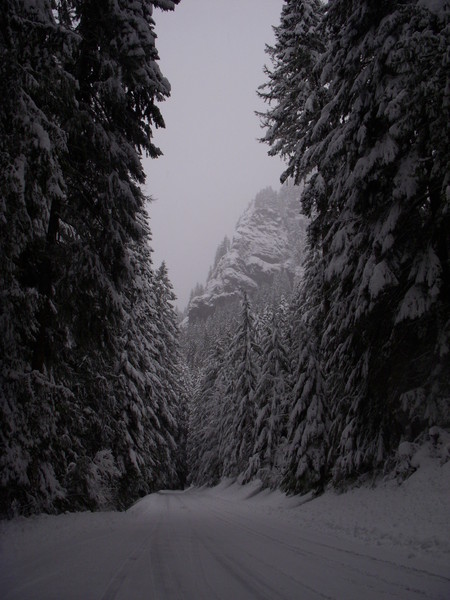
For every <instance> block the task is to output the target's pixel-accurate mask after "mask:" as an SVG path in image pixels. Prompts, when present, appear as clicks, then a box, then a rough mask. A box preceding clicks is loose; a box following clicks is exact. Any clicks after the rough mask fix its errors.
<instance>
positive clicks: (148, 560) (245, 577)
mask: <svg viewBox="0 0 450 600" xmlns="http://www.w3.org/2000/svg"><path fill="white" fill-rule="evenodd" d="M241 489H242V488H241ZM248 495H249V492H248V490H247V496H248ZM250 495H251V494H250ZM314 502H315V501H314ZM310 504H313V503H310ZM291 512H292V511H291ZM297 513H298V514H297V516H296V518H294V519H293V518H288V519H287V518H284V516H283V514H280V512H279V511H278V510H276V507H275V505H274V504H273V503H270V502H269V503H268V504H267V503H266V504H261V502H259V503H258V501H254V500H253V499H252V498H244V497H243V496H242V493H227V489H226V488H220V487H219V488H215V489H213V490H195V489H193V490H188V491H187V492H184V493H182V492H178V493H177V492H161V493H158V494H153V495H151V496H147V497H146V498H144V499H142V500H141V501H139V502H138V503H137V504H136V505H135V506H134V507H132V508H131V509H130V510H129V511H128V512H127V513H97V514H90V513H82V514H72V515H63V516H60V517H43V516H41V517H38V518H37V519H35V520H31V522H30V520H29V519H28V520H25V519H23V520H18V521H17V522H16V523H15V525H14V528H13V529H14V531H9V533H8V530H7V531H6V535H4V536H3V548H2V557H1V576H0V596H1V598H3V600H18V599H20V600H53V599H54V600H90V599H92V600H94V599H95V600H145V599H148V600H157V599H159V600H174V599H177V600H178V599H179V600H214V599H221V600H247V599H258V600H278V599H289V600H309V599H311V600H315V599H317V598H333V599H336V600H352V599H354V600H370V599H374V600H380V599H383V598H386V599H396V598H398V599H402V600H415V599H417V600H419V599H420V600H424V599H427V598H435V599H437V598H441V599H445V600H448V598H449V597H450V574H449V573H448V572H446V569H445V567H444V563H442V562H441V563H440V564H438V563H434V562H433V561H431V560H430V559H429V558H427V557H419V558H418V557H417V556H413V555H411V554H410V556H409V557H408V555H407V553H405V552H404V551H403V550H404V549H400V551H398V552H393V548H391V547H389V548H383V547H377V546H376V545H375V544H374V545H373V546H372V545H367V544H363V543H362V542H359V541H358V540H354V539H353V540H352V539H348V538H345V537H342V536H338V535H335V534H334V535H333V532H323V531H319V530H314V529H313V528H311V526H310V523H305V522H302V518H301V514H302V513H301V511H300V510H297ZM13 533H15V535H12V534H13Z"/></svg>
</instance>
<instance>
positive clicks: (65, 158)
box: [0, 0, 182, 514]
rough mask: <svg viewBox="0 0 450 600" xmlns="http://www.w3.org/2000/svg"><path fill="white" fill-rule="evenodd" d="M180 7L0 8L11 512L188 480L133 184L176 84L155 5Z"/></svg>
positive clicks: (170, 332) (165, 311) (167, 337)
mask: <svg viewBox="0 0 450 600" xmlns="http://www.w3.org/2000/svg"><path fill="white" fill-rule="evenodd" d="M176 4H177V2H176V1H173V2H172V1H168V0H167V1H162V0H161V1H159V0H158V1H156V0H155V1H150V0H146V1H144V2H140V3H133V2H128V1H125V2H119V3H117V2H111V1H107V0H105V1H103V0H102V1H101V2H96V1H95V2H94V1H91V0H68V1H64V2H60V1H58V2H55V3H52V2H49V1H48V0H37V1H36V2H34V3H24V2H21V1H19V0H6V2H5V6H4V7H2V11H1V13H2V14H1V15H0V36H1V37H0V52H1V57H0V58H1V61H0V63H1V64H0V71H1V73H0V85H1V86H2V89H1V97H2V100H1V110H0V128H1V131H0V161H1V165H0V166H1V169H0V170H1V173H0V185H1V206H0V208H1V213H2V214H1V218H0V227H1V241H0V244H1V259H0V260H1V270H0V271H1V294H2V303H1V306H2V308H1V310H2V313H1V316H0V327H1V331H0V339H1V342H0V343H1V419H2V427H1V444H2V448H1V457H2V458H1V461H2V480H1V485H2V504H1V512H2V513H3V514H12V513H14V512H22V513H31V512H36V511H40V510H46V511H55V510H60V509H65V508H71V509H73V508H86V507H90V508H97V507H101V506H107V505H108V506H126V505H127V504H129V503H130V502H131V501H132V500H133V499H134V498H136V497H138V496H139V495H140V494H142V493H145V492H148V491H150V490H152V489H156V488H158V487H161V486H165V487H166V486H173V485H177V483H179V480H180V478H179V475H178V472H181V470H182V467H181V465H179V466H178V467H176V466H175V463H176V460H177V459H176V450H175V447H176V445H177V440H178V437H177V436H178V435H180V431H181V430H180V428H179V427H178V425H177V424H176V423H175V420H176V419H178V416H179V414H178V413H179V412H180V410H181V409H180V407H179V405H178V401H179V399H180V397H181V396H182V394H181V392H180V389H175V387H174V381H177V385H179V386H180V385H181V384H179V383H178V374H177V373H175V370H176V368H177V367H176V366H175V365H176V364H177V362H176V352H177V350H176V343H177V342H176V327H175V326H174V316H173V314H172V313H171V311H172V310H173V309H172V308H171V302H172V301H173V295H171V292H170V291H169V288H170V284H169V282H168V279H167V273H165V274H164V273H160V274H158V276H155V274H154V272H153V268H152V265H151V252H150V250H149V247H148V242H149V235H150V234H149V229H148V225H147V223H146V219H145V200H146V199H145V197H144V196H143V193H142V191H141V188H140V184H142V183H143V181H144V172H143V169H142V164H141V153H143V152H145V153H147V154H149V155H150V156H153V157H156V156H158V155H159V154H160V151H159V150H158V149H157V148H156V147H155V146H154V144H153V141H152V130H153V128H154V127H162V126H164V122H163V119H162V116H161V113H160V111H159V108H158V106H157V102H159V101H161V100H163V99H164V98H165V97H166V96H168V95H169V92H170V86H169V84H168V82H167V80H166V79H165V78H164V77H163V76H162V74H161V72H160V70H159V67H158V65H157V62H156V61H157V59H158V55H157V50H156V47H155V37H156V36H155V32H154V22H153V19H152V11H153V8H154V7H155V6H157V7H159V8H162V9H164V10H172V9H173V8H174V7H175V5H176Z"/></svg>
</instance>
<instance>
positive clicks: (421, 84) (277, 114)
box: [189, 0, 450, 492]
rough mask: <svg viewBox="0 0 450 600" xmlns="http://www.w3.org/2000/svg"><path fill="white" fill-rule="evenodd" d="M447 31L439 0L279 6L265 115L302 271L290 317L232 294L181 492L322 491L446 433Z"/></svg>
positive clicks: (202, 382)
mask: <svg viewBox="0 0 450 600" xmlns="http://www.w3.org/2000/svg"><path fill="white" fill-rule="evenodd" d="M449 32H450V27H449V13H448V6H446V3H445V2H444V3H436V2H427V1H425V0H424V1H421V2H419V1H416V0H408V1H404V0H402V1H394V2H392V1H390V2H372V1H369V0H358V2H351V1H348V0H334V1H333V2H328V3H327V4H323V3H321V2H320V1H319V0H286V2H285V3H284V6H283V10H282V14H281V22H280V25H279V26H278V27H277V28H275V40H276V41H275V44H274V45H273V47H269V48H268V50H267V51H268V54H269V56H270V58H271V62H272V64H271V67H270V68H267V70H266V75H267V83H266V84H265V85H264V86H263V87H262V88H261V90H260V93H261V96H262V97H263V98H264V99H265V100H266V101H267V102H268V103H269V107H268V109H267V111H266V112H265V113H264V114H262V115H261V117H262V121H263V124H264V125H265V126H266V128H267V129H266V135H265V138H264V141H265V142H267V143H268V144H269V145H270V147H271V148H270V153H271V154H280V155H281V156H282V157H283V158H284V159H285V160H286V163H287V168H286V171H285V173H284V174H283V176H282V179H283V180H285V179H288V178H292V179H293V180H294V181H295V182H296V183H297V184H300V183H301V182H304V183H305V191H304V192H303V193H302V196H301V205H302V209H303V211H304V213H305V214H306V215H308V216H309V217H310V219H311V221H310V225H309V230H308V259H307V262H306V265H305V276H304V279H303V282H302V284H301V286H300V288H299V289H298V290H297V292H296V294H295V296H294V300H293V302H292V304H291V307H290V309H289V311H288V312H286V311H285V310H284V309H283V310H282V311H280V310H279V309H278V308H277V307H275V309H274V310H273V309H271V310H269V313H268V315H266V316H264V317H261V313H259V315H257V326H255V324H254V318H253V317H252V313H251V310H250V307H249V304H248V301H247V300H244V302H243V309H242V315H241V318H240V321H239V325H238V327H237V329H233V328H231V329H230V332H229V333H227V332H226V331H225V332H224V334H223V335H221V336H219V337H218V339H216V342H215V344H213V347H214V350H213V351H212V352H211V355H210V356H209V358H208V360H205V365H204V368H203V369H202V370H201V371H200V377H199V379H198V383H197V390H196V393H195V395H194V404H193V412H192V415H191V423H190V441H189V456H190V464H191V470H192V479H193V481H194V482H196V483H212V482H214V481H218V480H219V479H220V478H221V477H223V476H238V475H239V476H240V477H241V479H244V480H245V479H247V478H250V477H253V476H259V477H261V478H262V479H263V480H265V481H266V482H268V483H269V484H270V485H282V486H283V487H284V488H285V489H287V490H289V491H295V492H299V491H302V492H303V491H308V490H320V489H322V488H323V486H324V485H325V484H327V483H328V482H330V481H332V482H333V483H334V484H338V483H340V482H342V481H348V480H349V479H354V478H356V477H359V476H362V475H364V474H367V473H376V472H379V471H380V470H383V469H385V468H387V466H389V465H390V464H392V463H390V461H391V460H392V459H394V458H395V456H396V450H397V449H398V446H399V444H400V443H401V442H402V441H414V440H417V439H420V437H421V436H425V435H427V432H428V430H429V428H430V427H431V426H434V425H437V426H441V427H449V425H450V408H449V407H450V350H449V348H450V262H449V260H450V235H449V232H450V205H449V198H448V189H449V188H448V186H449V183H450V182H449V177H450V171H449V169H448V166H449V164H450V161H449V158H450V156H449V154H450V147H449V145H448V137H449V136H448V134H449V106H450V104H449V96H448V89H449V87H448V85H449V79H448V47H449V42H450V39H449ZM272 313H273V314H272Z"/></svg>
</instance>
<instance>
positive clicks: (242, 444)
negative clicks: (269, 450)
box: [221, 292, 260, 476]
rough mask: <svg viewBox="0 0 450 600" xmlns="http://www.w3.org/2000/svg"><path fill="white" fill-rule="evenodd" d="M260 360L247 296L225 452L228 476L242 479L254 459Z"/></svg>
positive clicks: (235, 352)
mask: <svg viewBox="0 0 450 600" xmlns="http://www.w3.org/2000/svg"><path fill="white" fill-rule="evenodd" d="M259 356H260V349H259V347H258V346H257V344H256V341H255V333H254V323H253V314H252V311H251V307H250V302H249V300H248V297H247V294H246V293H245V292H243V298H242V310H241V315H240V319H239V322H238V326H237V330H236V332H235V334H234V337H233V339H232V341H231V345H230V351H229V357H228V361H227V362H228V367H229V372H230V373H231V374H232V378H230V380H229V382H228V388H227V390H226V405H225V410H224V414H225V415H226V419H225V420H224V436H223V444H222V449H221V454H222V456H223V457H224V472H223V474H224V475H225V476H238V475H239V474H241V473H243V472H244V471H245V470H246V469H247V467H248V461H249V459H250V457H251V455H252V451H253V441H254V428H255V420H256V403H255V389H256V385H257V380H258V371H259Z"/></svg>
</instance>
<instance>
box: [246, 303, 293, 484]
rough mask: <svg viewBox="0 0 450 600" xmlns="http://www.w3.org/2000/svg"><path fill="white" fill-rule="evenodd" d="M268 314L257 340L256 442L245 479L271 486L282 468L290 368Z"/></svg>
mask: <svg viewBox="0 0 450 600" xmlns="http://www.w3.org/2000/svg"><path fill="white" fill-rule="evenodd" d="M270 312H271V313H272V314H271V318H269V319H267V320H266V327H265V331H264V332H263V334H262V336H261V339H260V341H259V343H260V346H261V369H260V372H259V376H258V381H257V385H256V389H255V404H256V407H257V418H256V422H255V427H254V440H255V442H254V447H253V454H252V456H251V458H250V463H249V467H248V469H247V471H246V474H245V477H246V478H247V479H250V478H252V477H258V478H260V479H261V480H262V481H263V482H264V483H265V484H267V485H270V486H273V485H277V484H279V483H280V481H281V473H282V468H283V458H282V453H283V445H284V437H285V434H286V422H287V418H286V417H287V410H288V397H289V391H290V390H289V385H290V368H289V358H288V349H287V348H286V346H285V341H284V340H283V337H282V331H281V327H280V322H279V319H278V318H277V314H276V312H275V311H273V310H272V311H270Z"/></svg>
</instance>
